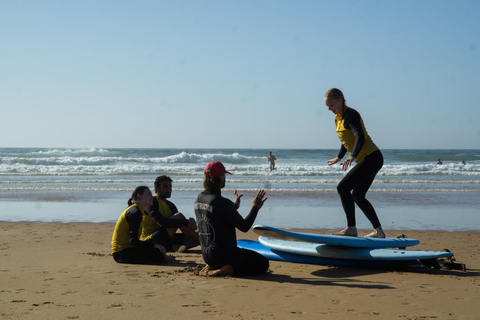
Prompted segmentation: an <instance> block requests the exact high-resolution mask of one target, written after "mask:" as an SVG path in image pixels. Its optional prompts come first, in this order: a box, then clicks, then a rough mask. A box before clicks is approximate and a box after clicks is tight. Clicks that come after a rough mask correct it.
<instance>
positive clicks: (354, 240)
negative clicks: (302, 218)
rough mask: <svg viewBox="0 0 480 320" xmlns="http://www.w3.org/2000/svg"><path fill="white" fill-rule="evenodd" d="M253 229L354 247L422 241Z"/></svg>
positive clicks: (262, 233) (281, 236) (269, 234)
mask: <svg viewBox="0 0 480 320" xmlns="http://www.w3.org/2000/svg"><path fill="white" fill-rule="evenodd" d="M253 231H254V232H255V233H256V234H258V235H260V236H264V237H270V238H277V239H282V240H294V241H307V242H313V243H322V244H328V245H332V246H343V247H354V248H405V247H410V246H414V245H417V244H419V243H420V241H418V240H417V239H407V238H384V239H378V238H363V237H344V236H334V235H330V234H316V233H303V232H293V231H287V230H283V229H277V228H274V227H269V226H265V225H256V226H254V227H253Z"/></svg>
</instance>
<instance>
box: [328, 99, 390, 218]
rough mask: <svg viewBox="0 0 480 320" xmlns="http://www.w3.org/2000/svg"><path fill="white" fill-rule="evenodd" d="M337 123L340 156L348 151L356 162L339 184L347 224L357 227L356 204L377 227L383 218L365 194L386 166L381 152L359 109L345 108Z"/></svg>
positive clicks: (338, 189) (338, 188)
mask: <svg viewBox="0 0 480 320" xmlns="http://www.w3.org/2000/svg"><path fill="white" fill-rule="evenodd" d="M335 122H336V127H337V133H338V136H339V138H340V141H342V146H341V147H340V151H339V153H338V158H340V159H341V158H343V157H344V156H345V154H346V152H347V151H349V152H350V154H351V155H352V156H353V157H355V161H356V162H357V164H356V165H355V166H354V167H353V168H352V169H350V171H349V172H348V173H347V174H346V175H345V177H344V178H343V179H342V180H341V181H340V183H339V184H338V186H337V191H338V193H339V195H340V199H341V200H342V206H343V209H344V211H345V214H346V216H347V225H348V226H349V227H352V226H356V220H355V203H356V204H357V205H358V207H359V208H360V209H361V210H362V211H363V213H364V214H365V216H366V217H367V219H368V220H369V221H370V223H371V224H372V226H373V227H374V228H378V227H380V226H381V224H380V221H379V219H378V216H377V214H376V212H375V209H374V208H373V206H372V205H371V204H370V202H369V201H368V200H367V199H366V198H365V195H366V194H367V191H368V189H369V188H370V186H371V185H372V183H373V180H374V179H375V176H376V174H377V173H378V171H379V170H380V169H381V168H382V166H383V155H382V152H381V151H380V150H379V149H378V148H377V147H376V146H375V144H374V143H373V142H372V140H371V138H370V137H369V136H368V134H367V131H366V130H365V126H364V124H363V120H362V118H361V116H360V114H359V113H358V112H357V111H356V110H354V109H351V108H348V107H346V109H345V111H344V113H343V115H342V117H337V118H336V120H335ZM345 145H346V146H345ZM347 148H348V150H347ZM359 155H360V157H359Z"/></svg>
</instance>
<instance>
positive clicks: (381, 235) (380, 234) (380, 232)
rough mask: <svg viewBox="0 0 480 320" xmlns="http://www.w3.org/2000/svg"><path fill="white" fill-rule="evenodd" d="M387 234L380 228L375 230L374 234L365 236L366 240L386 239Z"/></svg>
mask: <svg viewBox="0 0 480 320" xmlns="http://www.w3.org/2000/svg"><path fill="white" fill-rule="evenodd" d="M385 237H386V235H385V232H383V229H382V227H378V228H376V229H375V230H373V232H372V233H369V234H367V235H366V236H365V238H382V239H383V238H385Z"/></svg>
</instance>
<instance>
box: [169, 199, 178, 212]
mask: <svg viewBox="0 0 480 320" xmlns="http://www.w3.org/2000/svg"><path fill="white" fill-rule="evenodd" d="M167 205H168V207H169V208H170V211H172V214H175V213H178V209H177V206H175V205H174V204H173V202H171V201H168V200H167Z"/></svg>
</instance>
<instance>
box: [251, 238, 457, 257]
mask: <svg viewBox="0 0 480 320" xmlns="http://www.w3.org/2000/svg"><path fill="white" fill-rule="evenodd" d="M258 240H259V242H260V243H261V244H262V245H264V246H266V247H268V248H270V249H274V250H276V251H282V252H288V253H294V254H300V255H307V256H313V257H322V258H333V259H354V260H373V261H378V260H397V261H400V260H416V259H419V260H430V259H439V258H448V257H453V253H451V252H447V251H424V250H404V249H374V248H353V247H340V246H331V245H328V244H318V243H312V242H300V241H292V240H282V239H276V238H269V237H264V236H260V237H259V238H258Z"/></svg>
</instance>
